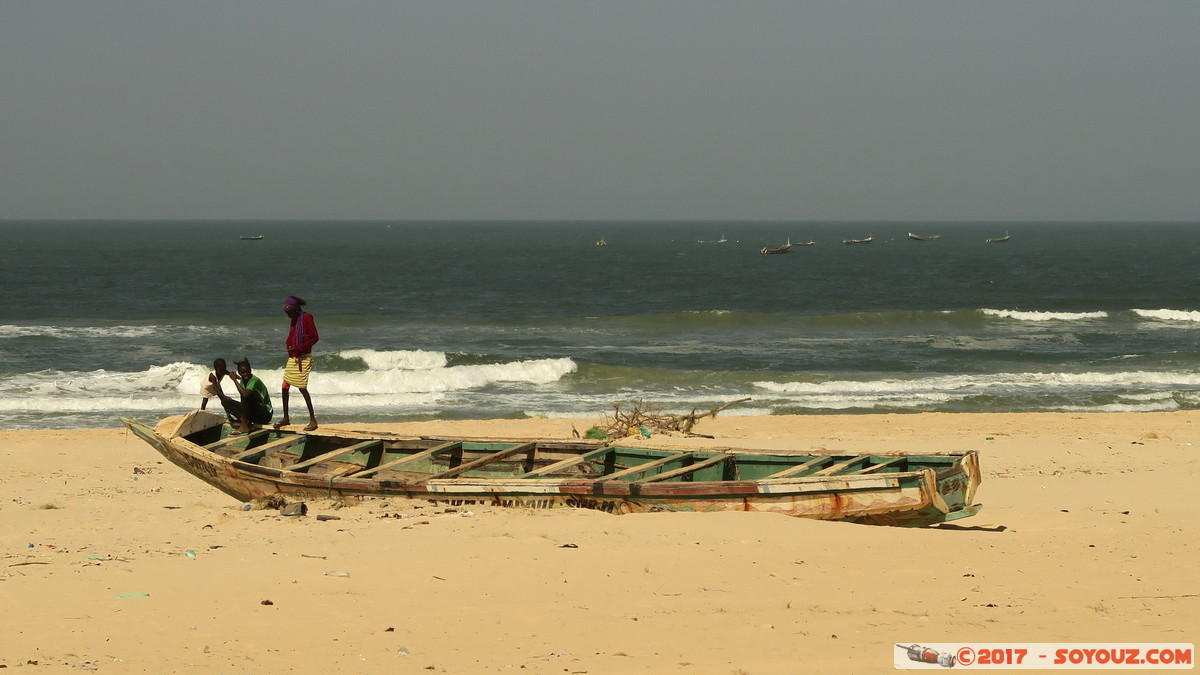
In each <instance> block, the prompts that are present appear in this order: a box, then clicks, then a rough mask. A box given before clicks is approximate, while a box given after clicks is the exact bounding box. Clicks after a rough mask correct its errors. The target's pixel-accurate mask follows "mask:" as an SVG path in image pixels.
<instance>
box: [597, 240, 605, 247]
mask: <svg viewBox="0 0 1200 675" xmlns="http://www.w3.org/2000/svg"><path fill="white" fill-rule="evenodd" d="M596 245H597V246H608V242H607V241H604V240H603V239H601V240H600V241H598V242H596Z"/></svg>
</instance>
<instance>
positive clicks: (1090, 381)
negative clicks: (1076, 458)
mask: <svg viewBox="0 0 1200 675" xmlns="http://www.w3.org/2000/svg"><path fill="white" fill-rule="evenodd" d="M754 386H755V387H757V388H758V389H760V390H762V391H764V392H767V394H768V396H770V397H773V398H777V399H780V402H781V403H790V404H791V405H797V406H802V407H807V408H825V409H833V410H839V409H848V408H888V409H894V408H911V409H928V408H929V407H930V406H931V405H937V404H943V403H952V402H956V401H963V400H966V399H968V398H970V397H973V396H1009V395H1011V396H1025V395H1035V396H1036V395H1040V394H1058V395H1062V394H1066V395H1071V394H1086V393H1087V392H1097V393H1100V392H1110V393H1113V394H1115V395H1116V396H1117V397H1118V398H1119V399H1120V401H1119V402H1118V403H1111V404H1108V405H1110V406H1112V409H1114V410H1117V409H1129V410H1174V409H1176V408H1178V407H1179V402H1178V400H1177V396H1178V395H1179V393H1180V392H1181V390H1182V391H1184V392H1186V391H1188V390H1192V389H1195V388H1196V387H1200V373H1193V372H1159V371H1127V372H1115V373H1103V372H1088V373H997V374H991V375H947V376H934V377H925V378H914V379H882V380H868V381H858V380H834V381H829V382H772V381H760V382H755V383H754ZM1056 408H1057V409H1063V410H1066V409H1071V410H1074V409H1075V408H1069V407H1068V406H1066V405H1059V406H1056ZM1078 409H1079V410H1096V409H1098V408H1097V406H1096V405H1092V406H1084V407H1080V408H1078Z"/></svg>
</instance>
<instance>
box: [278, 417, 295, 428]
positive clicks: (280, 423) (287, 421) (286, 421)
mask: <svg viewBox="0 0 1200 675" xmlns="http://www.w3.org/2000/svg"><path fill="white" fill-rule="evenodd" d="M291 423H292V420H290V419H288V418H287V417H285V418H283V419H281V420H279V421H278V422H276V423H275V428H276V429H282V428H283V427H286V426H287V425H289V424H291Z"/></svg>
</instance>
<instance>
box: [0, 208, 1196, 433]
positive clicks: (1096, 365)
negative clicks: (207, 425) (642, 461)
mask: <svg viewBox="0 0 1200 675" xmlns="http://www.w3.org/2000/svg"><path fill="white" fill-rule="evenodd" d="M909 232H916V233H919V234H922V235H935V234H936V235H940V238H938V239H937V240H936V241H915V240H911V239H909V238H908V236H907V234H908V233H909ZM1006 233H1008V234H1011V239H1010V240H1009V241H1007V242H1005V243H988V242H987V241H986V240H987V239H988V238H996V237H1000V236H1003V235H1004V234H1006ZM258 234H262V235H264V237H263V239H262V240H258V241H244V240H242V239H240V237H241V236H242V235H258ZM867 235H873V236H874V240H873V241H872V242H871V243H869V244H861V245H845V244H843V243H842V242H843V240H845V239H851V238H853V239H858V238H863V237H866V236H867ZM0 239H2V241H3V246H2V247H0V249H2V250H0V260H2V261H3V262H2V265H0V428H4V429H42V428H89V427H114V426H117V424H118V422H117V418H118V417H120V416H132V417H135V418H139V419H143V420H147V421H153V420H156V419H158V418H161V417H164V416H166V415H171V414H180V413H183V412H186V411H188V410H191V409H194V408H196V407H198V406H199V403H200V394H199V388H200V383H201V381H202V379H203V378H204V377H205V375H206V374H207V373H208V371H209V370H210V368H211V364H212V360H213V359H214V358H217V357H223V358H225V359H226V360H227V361H230V362H232V361H233V360H234V359H239V358H242V357H247V358H249V359H250V360H251V362H252V364H253V365H254V368H255V372H256V374H258V375H259V376H260V377H262V378H263V380H264V381H265V382H267V383H268V385H269V386H270V388H271V389H272V390H273V391H278V386H279V383H280V381H281V377H282V368H283V365H284V360H285V353H284V348H283V343H284V339H285V337H286V331H287V326H288V322H287V318H286V317H285V316H284V314H283V312H282V310H281V305H282V302H283V299H284V298H285V297H286V296H287V295H291V294H295V295H299V296H301V297H304V298H306V299H307V300H308V303H309V306H308V309H309V310H310V311H311V312H312V314H313V316H314V318H315V319H316V323H317V327H318V329H319V331H320V335H321V341H320V343H319V344H318V345H317V347H316V349H315V350H314V356H315V364H316V365H315V370H314V374H313V376H312V381H311V383H310V387H309V389H310V391H311V393H312V397H313V403H314V406H315V407H316V411H317V415H318V418H319V419H320V420H321V422H323V423H337V424H344V423H349V422H385V421H410V420H421V419H429V418H449V419H466V418H493V417H505V418H519V417H536V416H545V417H578V418H584V420H587V419H597V418H599V417H600V416H601V415H603V414H605V413H611V412H612V409H613V406H614V405H617V404H619V405H621V406H622V407H623V408H628V407H630V406H633V405H639V406H641V407H643V408H646V407H654V408H657V409H661V410H662V411H664V412H672V413H680V412H687V411H690V410H692V409H698V410H702V411H703V410H708V409H710V408H713V407H715V406H718V405H721V404H723V403H726V402H730V401H734V400H738V399H742V398H749V399H751V400H750V401H748V402H745V403H740V404H738V405H735V406H733V407H731V408H730V409H729V410H727V411H726V412H724V413H722V414H726V415H778V414H801V415H803V414H829V413H837V414H846V415H854V414H862V413H918V412H929V411H941V412H1000V411H1004V412H1034V411H1068V412H1101V411H1169V410H1181V409H1193V408H1197V407H1200V350H1198V349H1197V345H1196V343H1197V335H1200V333H1198V331H1200V281H1198V280H1197V275H1196V274H1194V273H1193V271H1194V270H1195V269H1196V263H1197V257H1198V256H1200V226H1198V225H1197V224H1194V223H1186V224H1185V223H1180V224H1168V223H1153V224H1147V223H1027V222H1023V223H947V222H938V223H879V222H871V223H806V222H669V223H661V222H645V223H632V222H409V221H405V222H352V223H344V222H310V221H306V222H268V221H248V222H177V221H175V222H146V221H139V222H117V221H104V222H44V221H41V222H0ZM722 239H725V241H721V240H722ZM600 240H603V241H604V242H605V245H603V246H599V245H597V243H598V242H599V241H600ZM788 240H790V241H791V242H793V243H802V242H808V241H812V242H814V244H813V245H812V246H796V247H793V248H792V249H791V250H790V251H789V252H788V253H787V254H784V255H763V254H761V253H760V252H759V251H760V249H762V248H763V247H766V246H779V245H781V244H783V243H785V242H786V241H788ZM297 403H299V404H300V406H301V408H300V410H296V409H293V419H296V418H297V417H299V418H303V417H304V414H303V402H302V401H300V400H299V399H298V398H296V397H293V408H295V406H296V404H297ZM274 404H275V408H276V412H277V415H278V412H279V409H280V401H279V399H278V394H276V397H275V399H274ZM209 405H210V407H213V406H216V407H217V408H218V409H219V402H216V401H212V402H210V404H209Z"/></svg>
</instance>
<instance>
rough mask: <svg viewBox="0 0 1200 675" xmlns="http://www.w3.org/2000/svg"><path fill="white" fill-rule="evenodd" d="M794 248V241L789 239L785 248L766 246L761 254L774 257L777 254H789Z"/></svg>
mask: <svg viewBox="0 0 1200 675" xmlns="http://www.w3.org/2000/svg"><path fill="white" fill-rule="evenodd" d="M792 246H794V244H792V240H791V239H790V238H789V239H788V241H787V243H786V244H784V245H783V246H775V247H770V246H764V247H762V249H761V250H760V251H759V253H762V254H763V255H773V254H777V253H787V252H788V249H790V248H791V247H792Z"/></svg>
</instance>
